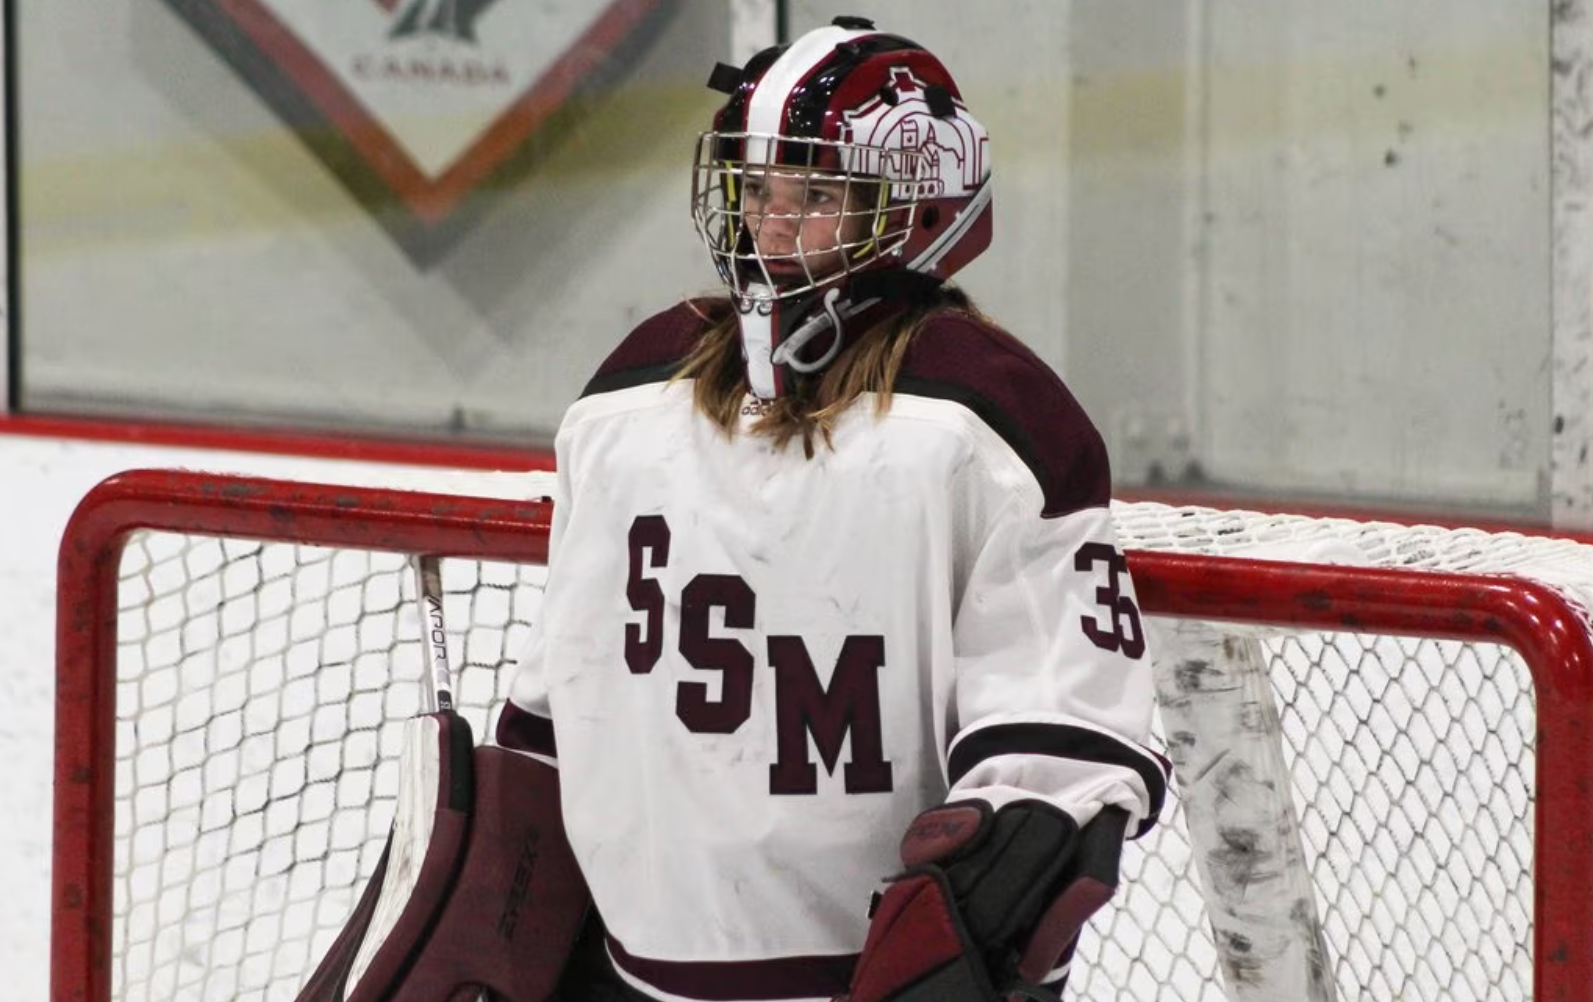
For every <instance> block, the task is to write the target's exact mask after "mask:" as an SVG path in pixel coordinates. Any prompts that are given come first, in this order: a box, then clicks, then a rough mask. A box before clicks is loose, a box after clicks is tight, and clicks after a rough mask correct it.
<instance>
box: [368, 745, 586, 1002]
mask: <svg viewBox="0 0 1593 1002" xmlns="http://www.w3.org/2000/svg"><path fill="white" fill-rule="evenodd" d="M475 767H476V814H475V817H474V819H473V823H472V826H471V831H470V843H469V846H468V848H467V850H466V853H465V859H464V864H463V866H462V867H461V869H460V872H459V877H458V879H457V881H456V882H455V885H454V890H453V893H452V894H451V895H450V897H449V899H448V903H447V904H446V905H445V906H444V907H443V911H442V914H441V916H440V917H439V919H438V922H437V927H436V929H435V930H434V931H433V932H432V934H431V936H430V938H429V939H427V941H426V943H425V945H424V946H423V947H422V948H421V949H420V951H419V952H418V953H417V955H416V957H415V959H414V962H413V966H412V967H411V968H410V970H409V972H408V974H407V975H406V976H405V977H404V979H403V983H402V984H401V985H400V986H399V988H398V990H397V991H396V992H393V993H392V994H390V995H380V996H378V995H375V994H372V995H371V996H369V997H368V998H366V997H363V992H362V993H361V996H362V997H360V998H352V997H351V998H350V999H349V1002H378V1000H381V999H385V1000H388V1002H438V1000H439V999H454V998H456V997H459V998H467V999H470V1000H474V999H475V997H476V996H475V994H473V993H474V992H476V991H477V990H479V989H486V990H487V991H488V992H490V993H491V997H492V998H493V999H495V1000H497V1002H545V1000H547V999H550V998H552V997H553V994H554V988H555V987H556V986H557V984H558V980H559V975H560V974H561V973H562V972H563V970H564V967H565V964H566V962H567V961H568V960H569V957H570V953H571V950H572V949H573V948H574V945H575V940H576V937H577V936H578V935H579V934H580V931H581V926H582V923H583V922H584V920H585V918H586V912H587V908H588V905H589V903H590V897H589V895H588V893H587V890H586V882H585V881H584V880H583V879H582V877H581V874H580V870H579V868H578V867H577V865H576V862H575V857H574V855H573V854H572V853H571V851H570V845H569V842H568V841H567V840H566V837H565V834H564V819H563V816H562V815H561V813H560V809H559V784H558V772H557V770H555V769H553V768H552V767H550V766H547V765H544V764H542V763H541V762H538V761H536V760H535V759H531V758H528V757H526V756H524V755H520V754H517V753H515V752H512V751H508V750H506V749H503V748H478V749H477V750H476V758H475ZM463 986H468V987H469V991H464V992H462V991H461V988H462V987H463ZM362 987H363V986H362Z"/></svg>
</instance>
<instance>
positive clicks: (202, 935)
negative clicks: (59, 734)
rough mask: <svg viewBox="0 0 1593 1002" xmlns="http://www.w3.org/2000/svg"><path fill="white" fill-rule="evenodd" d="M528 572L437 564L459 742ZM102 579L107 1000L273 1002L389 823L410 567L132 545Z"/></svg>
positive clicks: (366, 558) (282, 550) (483, 718)
mask: <svg viewBox="0 0 1593 1002" xmlns="http://www.w3.org/2000/svg"><path fill="white" fill-rule="evenodd" d="M541 575H542V570H541V569H540V568H536V567H517V566H513V565H504V564H478V563H474V562H469V561H450V562H447V563H446V564H445V565H444V589H445V598H444V608H445V615H446V617H447V619H448V621H449V624H450V625H449V635H450V647H451V649H452V652H453V654H454V656H455V657H456V659H457V660H458V668H457V672H456V681H455V685H456V688H457V693H456V695H457V698H458V701H459V704H460V705H459V712H460V714H461V716H463V717H464V718H465V719H466V720H468V721H469V723H470V725H471V727H472V729H473V730H474V732H475V733H476V734H477V735H478V736H481V735H486V734H490V726H491V723H492V720H491V713H492V712H493V711H494V710H495V709H496V708H497V707H498V706H499V705H500V704H501V702H502V700H503V699H504V698H505V697H506V695H507V689H506V687H507V683H508V680H509V677H510V674H511V673H510V672H508V671H506V670H505V668H506V666H507V665H508V664H509V662H510V660H511V658H512V657H513V656H514V653H515V652H516V651H517V650H518V648H519V646H521V645H523V642H524V635H523V634H524V631H525V630H526V629H528V628H529V623H530V621H531V620H532V618H533V617H534V615H535V612H536V605H537V602H538V600H539V598H540V588H539V583H540V579H541ZM121 577H122V588H121V595H122V598H121V610H120V626H119V635H120V653H119V657H118V665H117V672H118V680H119V685H118V694H117V711H116V715H117V740H116V745H117V753H116V768H117V783H116V840H115V885H114V894H115V898H116V904H115V914H116V924H115V933H116V945H115V957H116V966H117V972H116V976H117V983H118V985H119V986H120V987H119V989H118V990H117V993H116V997H117V998H118V999H125V1000H126V1002H141V1000H145V999H149V1000H155V999H160V1000H173V999H195V1000H199V999H203V1000H219V999H229V1000H230V999H237V1000H240V1002H246V1000H253V999H260V1000H264V999H281V998H286V999H292V998H293V996H294V994H295V993H296V992H297V989H298V988H299V986H300V985H301V983H302V981H303V980H304V979H305V978H306V977H307V976H308V974H309V972H310V971H311V970H313V969H314V966H315V963H316V962H317V961H318V960H319V958H320V956H321V955H322V954H323V953H324V952H325V950H326V949H327V948H328V947H329V946H330V945H331V943H332V940H333V939H334V938H335V937H336V935H337V932H338V930H339V929H341V927H342V925H343V922H344V920H345V919H346V918H347V917H348V914H349V912H350V911H351V910H352V908H353V905H354V903H355V901H356V900H357V899H358V896H359V893H360V891H361V890H362V889H363V887H364V884H365V881H366V880H367V879H368V878H369V876H370V874H371V873H372V872H373V870H374V869H375V867H376V863H377V860H378V859H379V858H380V856H381V851H382V846H383V844H384V842H385V840H386V836H387V829H388V826H389V824H390V823H391V821H392V815H393V804H394V798H395V796H396V790H397V787H398V777H397V769H398V755H399V750H400V748H401V744H402V742H401V736H402V728H403V723H404V721H405V720H406V719H407V718H409V717H411V716H413V715H414V714H415V713H418V712H420V710H421V692H420V688H419V680H420V678H422V672H423V658H424V652H423V651H422V649H421V646H420V643H419V638H420V636H421V630H420V620H419V616H418V614H417V612H416V610H415V608H414V606H413V604H412V598H411V592H410V588H411V587H412V586H411V584H410V581H409V568H408V566H407V564H406V562H405V559H404V557H403V556H402V555H398V554H391V553H368V552H363V551H357V550H330V549H322V548H317V547H309V546H293V545H286V544H268V543H261V542H258V541H253V540H236V539H214V538H206V537H190V536H175V535H169V534H152V533H144V534H140V535H139V536H137V537H136V539H135V542H134V545H132V546H130V547H129V548H128V549H127V551H126V555H125V557H124V559H123V562H122V572H121ZM454 624H457V626H456V625H454Z"/></svg>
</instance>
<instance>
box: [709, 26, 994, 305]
mask: <svg viewBox="0 0 1593 1002" xmlns="http://www.w3.org/2000/svg"><path fill="white" fill-rule="evenodd" d="M709 83H710V85H711V86H713V87H715V88H717V89H719V90H722V91H724V92H726V93H728V94H729V95H730V97H729V100H728V101H727V102H726V103H725V105H724V107H722V108H721V109H720V110H719V112H718V114H716V115H715V117H714V127H713V130H712V131H710V132H705V133H703V134H702V135H701V136H700V137H699V141H698V144H697V155H696V163H695V167H694V170H693V179H692V219H693V221H694V222H695V224H696V227H697V231H698V233H699V234H701V236H702V238H703V241H704V243H705V244H706V245H707V247H708V252H709V254H710V255H711V256H712V258H713V262H714V266H715V267H716V269H717V270H718V272H719V275H720V277H721V278H722V279H723V280H724V282H725V283H726V284H727V285H728V286H729V287H730V289H731V291H732V292H733V293H734V294H735V296H736V297H737V299H738V300H743V301H745V300H749V299H750V300H755V301H760V302H761V301H790V300H792V299H793V298H794V297H799V296H803V295H805V294H807V293H809V292H812V291H813V290H815V289H826V288H830V287H836V288H840V289H842V290H843V295H845V296H846V297H847V298H848V299H849V300H851V301H853V302H856V301H859V300H862V299H865V298H869V297H872V296H877V295H879V292H878V291H877V290H879V289H884V288H887V287H888V285H887V283H886V282H883V281H882V282H877V283H876V282H873V281H870V280H867V279H864V278H863V276H869V275H876V276H877V277H879V278H881V279H887V278H888V277H890V276H892V275H895V276H900V275H901V274H902V273H907V275H909V276H917V277H919V278H920V279H931V280H938V279H945V278H948V277H950V276H951V275H952V274H954V273H955V272H956V271H958V270H959V269H960V268H962V267H963V266H964V265H966V264H967V263H968V262H969V261H972V260H973V259H974V258H975V257H977V256H978V255H979V254H980V253H981V252H983V251H984V249H985V248H986V247H987V246H989V243H990V158H989V148H988V147H989V137H988V136H987V134H986V132H985V129H984V127H983V126H982V125H980V124H979V122H978V121H977V120H976V119H974V117H973V116H972V115H970V114H969V113H968V109H967V108H966V107H965V106H964V105H963V102H962V96H961V93H960V92H959V91H958V89H957V84H956V83H955V81H953V80H952V78H951V74H950V73H949V72H947V70H946V67H945V66H944V65H942V64H941V62H940V60H939V59H937V58H935V56H934V55H933V54H931V53H930V52H929V51H928V50H926V49H925V48H923V47H922V46H920V45H918V44H917V43H915V42H912V41H909V40H907V39H905V38H902V37H900V36H897V35H890V34H885V33H883V32H879V31H876V30H874V26H873V24H872V23H870V22H868V21H865V20H863V19H861V18H845V17H842V18H836V19H835V22H834V23H833V24H831V25H828V26H826V27H823V28H819V29H817V30H814V31H811V32H809V33H807V34H805V35H803V36H802V37H801V38H799V39H797V41H795V42H793V43H792V44H790V45H787V46H781V47H776V48H771V49H765V50H764V51H763V52H761V53H759V54H758V55H757V56H755V57H753V58H752V60H751V61H749V62H748V64H747V66H746V67H745V68H744V69H740V70H737V69H735V68H733V67H729V66H725V65H723V64H721V65H720V66H719V67H718V68H717V69H716V70H715V73H714V76H713V78H712V79H711V80H710V81H709ZM782 173H783V174H784V175H785V176H786V177H788V178H792V179H798V178H800V179H805V180H807V181H812V180H824V181H828V182H832V183H834V182H839V183H842V184H844V185H846V186H847V189H846V190H847V192H848V193H850V192H852V191H860V192H865V193H866V195H867V197H866V198H863V199H853V198H847V199H844V200H843V203H844V204H846V205H847V206H848V207H849V209H848V211H850V212H852V213H854V214H864V215H866V216H867V225H866V226H864V227H850V228H848V229H849V231H850V230H854V229H855V230H858V231H860V232H861V233H862V235H861V236H856V237H855V238H853V239H850V240H849V242H845V243H843V244H842V245H841V250H842V251H843V252H844V253H843V254H842V255H841V257H842V260H843V263H842V265H841V266H840V267H839V269H838V270H833V271H830V272H829V273H826V274H814V273H812V272H811V271H808V270H805V268H804V269H803V270H801V271H799V272H798V273H797V274H795V275H793V273H792V271H793V268H794V267H795V264H794V263H793V264H788V265H787V266H786V267H784V268H781V267H780V266H779V263H778V262H775V261H771V260H769V259H767V258H766V257H765V255H764V254H761V253H760V252H759V250H758V246H757V241H756V240H755V239H753V236H752V234H751V232H749V221H748V219H747V218H746V217H745V215H744V213H743V208H744V206H743V192H744V191H745V188H746V184H747V182H748V180H749V179H750V180H752V181H753V183H759V182H758V179H759V178H761V177H768V176H770V175H771V174H772V175H780V174H782ZM860 201H861V202H862V203H863V204H861V205H856V203H857V202H860ZM831 215H832V216H833V215H835V213H834V212H833V210H832V212H831ZM760 218H761V217H760ZM798 222H800V220H798ZM788 259H789V260H791V261H792V262H800V261H801V260H802V255H801V254H800V253H798V254H794V255H789V256H788ZM771 266H773V267H771ZM831 301H832V302H833V301H834V300H833V297H832V299H831Z"/></svg>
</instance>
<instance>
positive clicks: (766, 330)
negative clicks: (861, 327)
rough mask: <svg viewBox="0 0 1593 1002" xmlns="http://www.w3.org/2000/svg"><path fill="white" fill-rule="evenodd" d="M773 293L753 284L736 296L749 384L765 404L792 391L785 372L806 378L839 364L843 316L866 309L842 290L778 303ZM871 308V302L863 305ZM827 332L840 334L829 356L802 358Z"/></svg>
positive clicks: (828, 351) (771, 290) (836, 289)
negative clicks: (837, 359) (806, 350)
mask: <svg viewBox="0 0 1593 1002" xmlns="http://www.w3.org/2000/svg"><path fill="white" fill-rule="evenodd" d="M774 295H775V293H774V290H773V289H771V288H770V287H769V286H767V285H762V284H757V283H754V284H750V285H748V286H747V289H746V292H745V293H743V294H742V295H740V296H737V297H736V312H737V313H738V314H739V321H740V324H741V350H742V354H743V355H744V356H745V358H746V361H747V382H748V384H749V385H750V386H751V388H752V393H753V395H754V396H757V397H759V398H761V399H764V400H773V399H774V398H775V397H778V396H781V395H782V394H783V393H784V392H785V391H786V390H787V389H788V388H789V387H788V386H787V382H788V378H787V373H786V371H785V370H787V369H789V370H790V371H791V372H793V373H800V374H802V375H807V374H808V373H813V372H818V371H819V370H820V369H822V368H824V367H825V366H826V365H829V364H830V363H831V362H833V361H835V356H836V355H839V354H840V353H841V347H842V345H843V343H844V342H845V337H844V333H845V328H844V327H843V326H842V322H843V320H844V318H846V317H848V316H852V315H854V314H856V313H857V312H859V310H860V309H861V308H862V307H858V306H853V305H852V303H851V302H850V301H847V300H843V299H841V290H840V289H839V288H831V289H828V290H826V291H825V292H824V293H822V294H821V295H818V294H816V295H808V296H800V297H797V298H796V299H794V300H790V301H786V300H779V299H775V298H774ZM815 299H817V300H818V302H817V303H815V302H814V300H815ZM871 304H872V301H870V302H869V303H864V304H862V306H868V305H871ZM826 330H832V331H834V332H835V333H834V336H833V337H832V338H831V339H830V346H829V347H828V348H826V349H825V350H824V354H822V355H820V356H819V357H818V358H815V359H803V358H802V357H801V355H800V353H801V351H802V349H803V348H806V347H807V346H808V344H810V343H811V342H812V341H813V339H814V338H816V337H818V336H819V335H821V334H823V333H824V332H825V331H826Z"/></svg>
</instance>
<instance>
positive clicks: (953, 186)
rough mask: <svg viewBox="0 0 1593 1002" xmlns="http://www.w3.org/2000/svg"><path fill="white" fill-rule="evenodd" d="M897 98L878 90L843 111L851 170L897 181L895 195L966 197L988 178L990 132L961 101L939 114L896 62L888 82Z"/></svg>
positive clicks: (843, 134) (921, 86)
mask: <svg viewBox="0 0 1593 1002" xmlns="http://www.w3.org/2000/svg"><path fill="white" fill-rule="evenodd" d="M886 89H888V90H890V91H891V92H892V94H893V96H894V97H895V100H890V99H888V98H887V97H886V96H885V95H884V94H875V95H874V96H872V97H870V98H869V99H868V100H867V101H865V102H863V103H862V104H861V105H859V106H858V107H856V108H854V109H852V110H851V111H848V112H845V113H844V114H843V116H842V117H843V122H842V125H841V142H842V143H845V144H849V145H847V146H843V147H842V151H843V152H842V157H843V159H844V160H845V161H846V163H845V166H846V168H847V169H848V170H851V171H854V172H857V173H861V174H873V175H875V176H876V177H883V178H886V179H887V180H889V181H891V182H892V184H891V197H892V198H893V199H919V198H963V197H966V196H968V195H970V194H972V193H973V192H974V190H975V189H977V188H978V187H979V185H980V184H981V183H982V182H983V181H984V179H985V174H986V172H987V170H988V168H987V166H986V162H985V154H986V147H987V146H988V145H989V142H990V139H989V136H988V135H987V134H986V133H985V130H984V127H983V126H981V125H980V124H979V123H978V122H976V121H974V120H973V119H972V118H971V117H969V115H968V114H967V111H966V110H965V109H964V108H963V106H962V105H961V103H960V102H959V103H957V104H955V106H954V108H955V110H954V111H953V113H952V114H950V115H946V116H944V117H938V118H937V117H936V116H935V115H934V114H933V113H932V112H931V111H930V107H929V101H928V100H927V99H926V97H925V88H924V82H923V81H922V80H920V79H919V78H918V77H917V76H915V75H914V74H913V71H912V69H911V68H910V67H907V66H894V67H892V68H891V70H890V82H889V83H888V84H886Z"/></svg>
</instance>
